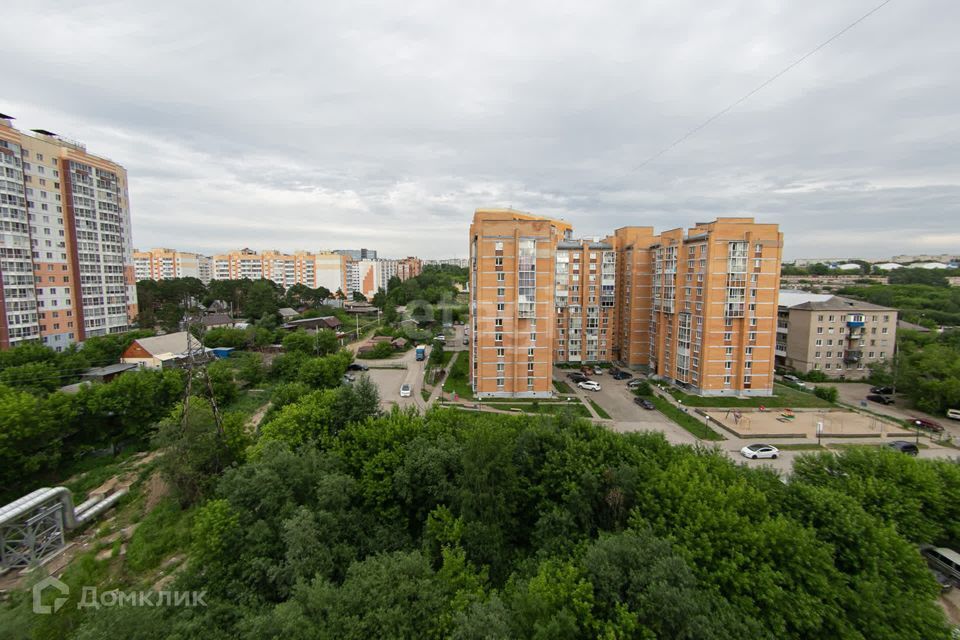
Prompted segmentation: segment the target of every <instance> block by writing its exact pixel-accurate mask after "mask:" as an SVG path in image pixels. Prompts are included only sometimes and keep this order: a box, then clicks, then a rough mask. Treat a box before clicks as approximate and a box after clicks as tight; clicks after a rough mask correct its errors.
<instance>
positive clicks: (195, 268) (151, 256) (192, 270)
mask: <svg viewBox="0 0 960 640" xmlns="http://www.w3.org/2000/svg"><path fill="white" fill-rule="evenodd" d="M133 268H134V273H135V274H136V278H137V280H170V279H172V278H196V279H198V280H200V282H202V283H203V284H210V280H211V279H212V278H213V259H212V258H210V257H209V256H204V255H201V254H199V253H189V252H186V251H177V250H176V249H164V248H157V249H150V250H149V251H134V252H133Z"/></svg>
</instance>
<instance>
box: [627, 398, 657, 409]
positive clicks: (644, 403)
mask: <svg viewBox="0 0 960 640" xmlns="http://www.w3.org/2000/svg"><path fill="white" fill-rule="evenodd" d="M633 401H634V402H635V403H637V404H638V405H640V406H641V407H643V408H644V409H646V410H647V411H652V410H654V409H656V408H657V407H656V406H654V404H653V403H652V402H650V401H649V400H647V399H646V398H639V397H638V398H634V399H633Z"/></svg>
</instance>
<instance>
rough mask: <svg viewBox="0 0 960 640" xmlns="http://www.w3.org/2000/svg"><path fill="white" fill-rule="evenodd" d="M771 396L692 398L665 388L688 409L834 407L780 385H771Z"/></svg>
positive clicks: (807, 394)
mask: <svg viewBox="0 0 960 640" xmlns="http://www.w3.org/2000/svg"><path fill="white" fill-rule="evenodd" d="M773 389H774V391H773V395H772V396H770V397H766V398H728V397H715V396H711V397H702V396H693V395H689V394H686V393H684V392H683V391H680V390H679V389H675V388H673V387H665V390H666V391H667V393H669V394H670V395H672V396H673V397H674V398H676V399H677V400H679V401H680V402H681V403H682V404H685V405H687V406H688V407H712V408H725V407H754V408H757V407H766V408H768V409H787V408H789V409H806V408H821V407H822V408H827V407H834V406H836V405H834V404H833V403H832V402H828V401H826V400H824V399H822V398H818V397H817V396H815V395H813V394H812V393H807V392H805V391H800V390H799V389H794V388H791V387H788V386H785V385H782V384H774V385H773Z"/></svg>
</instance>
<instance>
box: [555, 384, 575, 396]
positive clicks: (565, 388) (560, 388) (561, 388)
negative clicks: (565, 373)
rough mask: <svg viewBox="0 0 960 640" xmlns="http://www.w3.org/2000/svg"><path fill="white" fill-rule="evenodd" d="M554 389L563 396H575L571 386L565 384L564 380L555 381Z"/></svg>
mask: <svg viewBox="0 0 960 640" xmlns="http://www.w3.org/2000/svg"><path fill="white" fill-rule="evenodd" d="M553 388H554V389H556V390H557V393H562V394H564V395H568V396H569V395H573V389H571V388H570V385H568V384H567V383H566V382H564V381H563V380H554V381H553Z"/></svg>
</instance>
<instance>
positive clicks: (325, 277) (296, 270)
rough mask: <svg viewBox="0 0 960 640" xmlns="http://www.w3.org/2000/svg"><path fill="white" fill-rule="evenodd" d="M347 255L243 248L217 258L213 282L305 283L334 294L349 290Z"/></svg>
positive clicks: (288, 285) (281, 284)
mask: <svg viewBox="0 0 960 640" xmlns="http://www.w3.org/2000/svg"><path fill="white" fill-rule="evenodd" d="M349 261H350V259H349V258H348V257H347V256H344V255H339V254H335V253H310V252H308V251H297V252H295V253H281V252H279V251H273V250H270V251H264V252H263V253H257V252H256V251H254V250H253V249H240V250H237V251H231V252H229V253H221V254H218V255H215V256H213V274H212V275H213V278H212V279H213V280H239V279H242V278H249V279H250V280H260V279H265V280H272V281H273V282H276V283H277V284H279V285H280V286H282V287H287V288H289V287H292V286H293V285H295V284H302V285H305V286H308V287H310V288H311V289H316V288H317V287H326V288H327V289H328V290H329V291H330V293H336V292H337V290H338V289H339V290H342V291H344V292H346V291H347V270H348V269H347V265H348V263H349Z"/></svg>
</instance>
